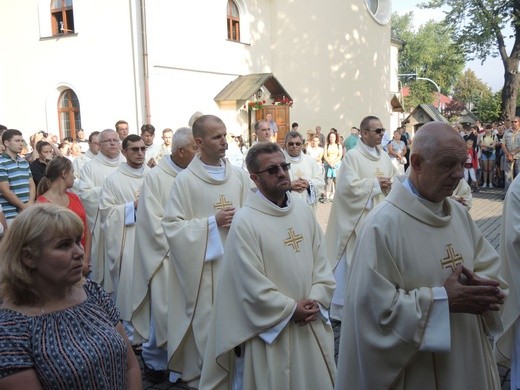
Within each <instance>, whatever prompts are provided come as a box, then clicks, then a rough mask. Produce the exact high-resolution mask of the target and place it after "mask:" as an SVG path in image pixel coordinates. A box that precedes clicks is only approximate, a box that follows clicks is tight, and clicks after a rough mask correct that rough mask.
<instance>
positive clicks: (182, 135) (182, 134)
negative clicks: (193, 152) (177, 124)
mask: <svg viewBox="0 0 520 390" xmlns="http://www.w3.org/2000/svg"><path fill="white" fill-rule="evenodd" d="M192 139H193V131H192V130H191V127H181V128H179V129H177V130H175V133H173V138H172V154H175V152H176V151H177V150H179V149H181V148H185V147H186V146H188V145H189V144H190V143H191V142H192Z"/></svg>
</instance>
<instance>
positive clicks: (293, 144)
mask: <svg viewBox="0 0 520 390" xmlns="http://www.w3.org/2000/svg"><path fill="white" fill-rule="evenodd" d="M287 145H288V146H302V143H301V142H287Z"/></svg>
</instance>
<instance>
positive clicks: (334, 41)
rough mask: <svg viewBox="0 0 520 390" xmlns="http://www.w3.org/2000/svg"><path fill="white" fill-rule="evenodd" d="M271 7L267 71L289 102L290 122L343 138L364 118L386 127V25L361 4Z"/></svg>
mask: <svg viewBox="0 0 520 390" xmlns="http://www.w3.org/2000/svg"><path fill="white" fill-rule="evenodd" d="M273 4H274V6H273V9H272V18H273V22H272V27H273V31H272V37H273V44H272V48H273V54H272V56H273V72H274V73H275V74H276V75H277V77H278V79H279V80H280V81H281V82H282V84H284V85H285V86H286V87H287V90H288V91H289V93H290V94H291V95H292V97H293V98H294V107H293V108H292V110H291V121H296V122H298V123H299V125H300V129H301V130H302V131H304V132H306V131H307V130H308V129H314V127H315V126H316V125H321V127H322V131H323V132H325V133H326V132H328V130H329V129H330V128H331V127H335V128H336V129H338V130H340V132H341V134H346V130H347V129H350V127H351V126H353V125H354V126H359V122H360V120H361V119H362V118H363V117H364V116H366V115H369V114H370V115H376V116H378V117H380V118H381V120H382V122H383V125H384V126H386V127H388V126H389V124H390V105H389V102H388V100H389V99H388V96H389V78H390V68H389V65H390V64H389V62H390V49H389V44H390V26H389V25H386V26H381V25H379V24H377V23H376V22H375V21H374V19H373V18H372V17H371V15H370V14H369V13H368V11H367V9H366V6H365V2H364V1H362V0H353V1H344V0H328V1H326V2H318V1H314V0H298V1H294V0H292V1H287V0H277V1H273Z"/></svg>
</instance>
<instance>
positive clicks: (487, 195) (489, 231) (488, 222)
mask: <svg viewBox="0 0 520 390" xmlns="http://www.w3.org/2000/svg"><path fill="white" fill-rule="evenodd" d="M503 194H504V193H503V190H502V189H483V190H480V192H478V193H474V194H473V196H474V197H473V207H472V208H471V210H470V214H471V216H472V218H473V219H474V220H475V222H476V223H477V225H478V227H479V228H480V230H481V231H482V232H483V234H484V235H485V236H486V238H487V239H488V240H489V242H491V244H492V245H493V246H494V247H495V248H496V249H497V250H498V246H499V244H500V219H501V215H502V203H503V201H502V197H503ZM330 206H331V203H325V204H319V205H318V210H317V215H316V216H317V219H318V222H319V224H320V226H321V227H322V229H323V231H324V232H325V231H326V228H327V220H328V217H329V213H330ZM138 359H139V361H140V362H141V358H140V357H138ZM141 368H142V362H141ZM499 371H500V376H501V378H502V390H508V389H509V387H510V383H509V370H507V369H505V368H503V367H500V366H499ZM143 378H144V377H143ZM143 387H144V389H156V390H166V389H172V390H173V389H184V390H186V389H188V386H187V385H186V384H185V383H180V384H172V383H169V382H164V383H159V384H155V385H154V384H152V383H150V382H146V381H145V380H144V379H143Z"/></svg>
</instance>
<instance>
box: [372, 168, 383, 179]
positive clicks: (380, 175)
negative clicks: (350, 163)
mask: <svg viewBox="0 0 520 390" xmlns="http://www.w3.org/2000/svg"><path fill="white" fill-rule="evenodd" d="M374 176H375V177H385V173H384V172H383V171H382V170H381V169H379V168H376V170H375V172H374Z"/></svg>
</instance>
